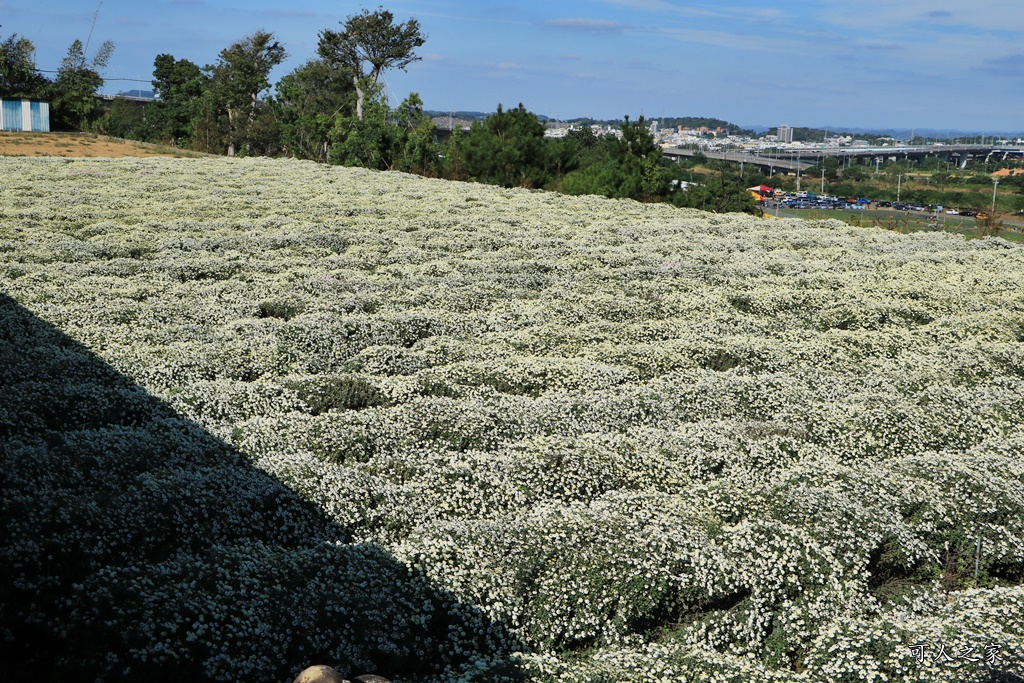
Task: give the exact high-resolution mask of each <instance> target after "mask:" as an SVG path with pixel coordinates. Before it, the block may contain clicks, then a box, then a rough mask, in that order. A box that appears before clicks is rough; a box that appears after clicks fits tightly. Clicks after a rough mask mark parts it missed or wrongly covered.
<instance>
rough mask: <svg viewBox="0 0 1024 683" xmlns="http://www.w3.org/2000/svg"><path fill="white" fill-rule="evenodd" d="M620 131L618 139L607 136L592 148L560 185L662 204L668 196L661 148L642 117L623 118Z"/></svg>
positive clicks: (572, 190)
mask: <svg viewBox="0 0 1024 683" xmlns="http://www.w3.org/2000/svg"><path fill="white" fill-rule="evenodd" d="M621 132H622V135H621V136H614V135H608V136H605V137H604V138H601V139H600V141H598V142H596V143H594V144H593V145H592V146H593V150H592V151H591V152H589V153H588V154H587V155H586V157H585V159H586V161H585V163H580V169H579V170H577V171H573V172H571V173H569V174H568V175H566V177H565V179H564V181H563V183H562V186H563V189H564V190H565V192H567V193H569V194H596V195H604V196H605V197H613V198H620V199H636V200H639V201H645V202H655V201H661V200H662V199H664V198H665V197H666V196H667V195H668V193H669V177H668V174H667V173H666V172H665V170H664V169H663V168H662V167H661V157H662V155H661V148H660V147H658V145H657V143H655V141H654V135H653V134H652V133H651V132H650V130H649V129H648V127H647V125H646V124H645V122H644V118H643V117H642V116H641V117H640V118H639V120H637V121H630V120H629V117H628V116H627V117H625V122H624V123H623V124H622V126H621ZM591 137H593V136H591ZM583 139H584V140H585V139H586V138H583Z"/></svg>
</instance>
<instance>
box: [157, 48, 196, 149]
mask: <svg viewBox="0 0 1024 683" xmlns="http://www.w3.org/2000/svg"><path fill="white" fill-rule="evenodd" d="M209 85H210V77H209V76H208V75H206V74H205V73H203V71H202V69H200V68H199V67H198V66H197V65H196V64H193V63H192V62H190V61H189V60H187V59H175V58H174V56H173V55H169V54H161V55H157V57H156V59H155V60H154V61H153V91H154V92H155V93H156V96H157V98H158V99H157V101H156V102H154V103H152V104H151V105H149V109H148V113H149V115H150V120H151V125H153V126H154V128H156V130H157V131H158V132H157V135H160V136H162V137H164V139H168V140H170V142H171V143H172V144H174V145H177V144H178V140H179V139H181V138H187V137H190V136H192V135H193V134H194V130H193V123H194V119H195V117H196V115H197V113H198V107H197V104H198V103H199V102H200V101H201V98H202V96H203V93H204V92H206V90H207V89H208V88H209Z"/></svg>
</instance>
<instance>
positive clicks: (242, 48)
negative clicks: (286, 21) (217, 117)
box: [209, 30, 288, 155]
mask: <svg viewBox="0 0 1024 683" xmlns="http://www.w3.org/2000/svg"><path fill="white" fill-rule="evenodd" d="M287 56H288V53H287V52H286V51H285V49H284V47H283V46H282V45H281V44H280V43H279V42H277V40H275V39H274V34H273V33H269V32H267V31H262V30H259V31H256V32H255V33H253V34H252V35H250V36H246V37H245V38H242V39H241V40H239V41H238V42H236V43H234V44H232V45H231V46H230V47H227V48H225V49H224V50H221V52H220V55H219V57H218V60H217V64H215V65H214V66H212V67H209V69H210V71H211V73H212V91H213V94H214V97H215V99H216V100H217V102H218V103H219V104H220V106H221V108H222V109H223V111H224V112H225V113H226V114H227V120H228V154H229V155H234V153H235V150H236V148H237V146H241V147H242V148H243V149H246V150H248V148H249V146H250V145H251V143H252V138H253V133H254V130H255V124H256V118H257V115H258V114H259V113H260V112H261V111H263V108H262V107H261V105H260V96H261V95H262V94H263V93H265V92H266V91H267V90H269V88H270V80H269V78H270V70H271V69H273V68H274V67H275V66H277V65H278V64H280V63H281V62H283V61H284V60H285V58H286V57H287Z"/></svg>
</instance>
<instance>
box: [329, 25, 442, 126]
mask: <svg viewBox="0 0 1024 683" xmlns="http://www.w3.org/2000/svg"><path fill="white" fill-rule="evenodd" d="M426 38H427V37H426V36H425V35H423V33H422V32H421V30H420V24H419V22H418V21H417V20H416V19H409V21H407V22H405V23H404V24H400V23H399V24H396V23H395V16H394V15H393V14H392V13H391V12H389V11H387V10H385V9H383V8H378V9H377V10H376V11H374V12H371V11H370V10H367V9H364V10H363V11H362V12H361V13H359V14H355V15H352V16H350V17H348V18H347V19H346V20H345V23H344V24H343V26H342V30H341V31H332V30H330V29H325V30H323V31H321V32H320V43H319V45H318V47H317V52H318V54H319V55H320V56H321V57H322V58H324V59H326V60H328V61H330V62H334V63H337V64H343V65H345V66H347V67H348V68H350V69H351V78H352V83H353V85H354V86H355V89H356V95H357V99H356V116H357V117H358V118H359V119H360V120H362V119H363V114H364V112H363V104H364V101H365V85H364V82H368V83H369V84H371V85H374V84H376V83H377V81H378V80H379V79H380V76H381V74H382V73H383V72H384V70H385V69H392V68H394V69H403V70H404V69H405V68H406V67H407V66H408V65H409V64H411V63H412V62H415V61H418V60H419V59H420V57H419V56H417V55H416V52H415V50H416V48H418V47H421V46H422V45H423V43H424V42H425V41H426ZM367 65H369V67H368V68H367ZM364 79H365V81H364Z"/></svg>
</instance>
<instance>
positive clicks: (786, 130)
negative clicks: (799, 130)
mask: <svg viewBox="0 0 1024 683" xmlns="http://www.w3.org/2000/svg"><path fill="white" fill-rule="evenodd" d="M777 137H778V140H779V142H793V129H792V128H790V127H789V126H786V125H782V126H779V134H778V136H777Z"/></svg>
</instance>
